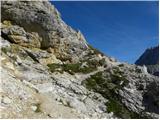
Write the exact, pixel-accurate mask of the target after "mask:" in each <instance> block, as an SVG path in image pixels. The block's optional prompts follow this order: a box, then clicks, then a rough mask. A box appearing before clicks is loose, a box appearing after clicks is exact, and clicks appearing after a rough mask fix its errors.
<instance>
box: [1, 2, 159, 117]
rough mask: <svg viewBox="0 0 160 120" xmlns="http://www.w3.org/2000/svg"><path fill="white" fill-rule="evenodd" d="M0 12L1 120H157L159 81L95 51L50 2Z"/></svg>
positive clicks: (18, 5)
mask: <svg viewBox="0 0 160 120" xmlns="http://www.w3.org/2000/svg"><path fill="white" fill-rule="evenodd" d="M1 12H2V18H1V44H0V45H1V57H0V59H1V67H0V69H1V82H0V84H1V89H0V99H1V103H0V108H1V109H0V110H1V111H0V114H1V118H14V119H15V118H108V119H109V118H152V119H155V118H158V117H159V81H158V77H157V76H153V75H151V74H149V73H148V72H147V71H146V69H145V68H144V67H141V66H137V65H130V64H127V63H120V62H118V61H117V60H115V59H114V58H110V57H108V56H105V55H104V54H103V53H101V52H100V51H98V50H96V49H94V48H93V47H92V46H91V45H89V44H88V43H87V41H86V40H85V37H84V36H83V35H82V33H81V32H80V31H76V30H74V29H72V28H71V27H69V26H68V25H66V24H65V22H64V21H63V20H62V19H61V16H60V13H59V12H58V11H57V9H56V8H55V7H54V6H53V5H52V4H51V3H50V2H47V1H37V2H36V1H14V2H13V1H3V2H1Z"/></svg>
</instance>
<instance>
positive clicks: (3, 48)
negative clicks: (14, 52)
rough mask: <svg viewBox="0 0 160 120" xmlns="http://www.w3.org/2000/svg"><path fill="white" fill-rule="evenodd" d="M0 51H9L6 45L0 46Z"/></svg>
mask: <svg viewBox="0 0 160 120" xmlns="http://www.w3.org/2000/svg"><path fill="white" fill-rule="evenodd" d="M1 51H2V52H4V53H5V54H7V52H8V51H9V50H8V48H7V47H2V48H1Z"/></svg>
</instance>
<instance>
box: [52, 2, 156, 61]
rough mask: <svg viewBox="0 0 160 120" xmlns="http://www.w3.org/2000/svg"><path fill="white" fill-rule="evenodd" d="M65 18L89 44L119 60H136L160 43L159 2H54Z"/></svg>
mask: <svg viewBox="0 0 160 120" xmlns="http://www.w3.org/2000/svg"><path fill="white" fill-rule="evenodd" d="M52 3H53V4H54V5H55V6H56V8H57V9H58V10H59V12H60V13H61V16H62V19H63V20H64V21H65V22H66V23H67V24H68V25H70V26H71V27H72V28H74V29H79V30H80V31H81V32H82V33H83V34H84V36H85V38H86V40H87V42H88V43H90V44H91V45H92V46H94V47H95V48H98V49H99V50H101V51H102V52H104V53H105V54H106V55H108V56H112V57H115V58H116V59H118V60H119V61H123V62H128V63H134V62H135V61H136V60H137V59H138V58H139V56H140V55H141V54H142V53H143V52H144V51H145V49H146V48H148V47H152V46H156V45H158V44H159V43H158V42H159V40H158V39H159V36H158V33H159V31H158V29H159V28H158V26H159V25H158V22H159V20H158V2H156V1H154V2H153V1H152V2H151V1H150V2H149V1H148V2H147V1H146V2H135V1H134V2H130V1H125V2H115V1H112V2H111V1H103V2H96V1H94V2H93V1H92V2H86V1H83V2H82V1H81V2H78V1H70V2H68V1H66V2H65V1H54V2H52Z"/></svg>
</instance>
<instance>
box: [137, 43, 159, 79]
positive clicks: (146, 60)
mask: <svg viewBox="0 0 160 120" xmlns="http://www.w3.org/2000/svg"><path fill="white" fill-rule="evenodd" d="M135 64H137V65H141V66H143V65H145V66H146V67H147V71H148V72H149V73H150V74H153V75H156V76H159V46H156V47H153V48H149V49H147V50H146V51H145V52H144V53H143V54H142V55H141V56H140V58H139V59H138V60H137V61H136V62H135Z"/></svg>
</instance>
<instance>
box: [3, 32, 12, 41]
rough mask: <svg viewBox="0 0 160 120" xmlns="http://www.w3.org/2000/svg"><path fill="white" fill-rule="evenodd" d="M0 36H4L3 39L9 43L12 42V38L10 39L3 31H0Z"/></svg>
mask: <svg viewBox="0 0 160 120" xmlns="http://www.w3.org/2000/svg"><path fill="white" fill-rule="evenodd" d="M1 36H2V38H4V39H5V40H8V41H9V42H10V43H14V42H13V41H12V40H10V38H9V37H8V36H7V35H6V34H5V33H3V32H1Z"/></svg>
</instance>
